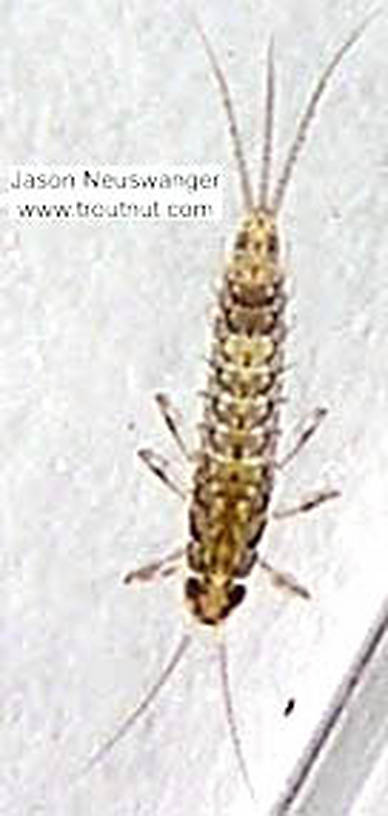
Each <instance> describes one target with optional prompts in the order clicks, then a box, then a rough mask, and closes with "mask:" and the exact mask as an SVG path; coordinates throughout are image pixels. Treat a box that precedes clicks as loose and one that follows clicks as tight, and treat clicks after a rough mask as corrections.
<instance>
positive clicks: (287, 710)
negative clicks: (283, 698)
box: [283, 697, 295, 717]
mask: <svg viewBox="0 0 388 816" xmlns="http://www.w3.org/2000/svg"><path fill="white" fill-rule="evenodd" d="M294 708H295V700H294V698H293V697H291V698H290V699H289V700H288V702H287V705H286V707H285V709H284V711H283V714H284V716H285V717H288V716H289V715H290V714H291V712H292V711H293V710H294Z"/></svg>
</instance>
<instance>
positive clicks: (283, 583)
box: [257, 556, 311, 601]
mask: <svg viewBox="0 0 388 816" xmlns="http://www.w3.org/2000/svg"><path fill="white" fill-rule="evenodd" d="M257 563H258V564H260V566H261V568H262V569H263V570H264V571H265V572H267V573H268V575H269V576H270V579H271V581H272V583H273V584H274V586H276V587H279V588H280V589H288V591H289V592H293V593H294V594H295V595H299V597H300V598H304V599H305V600H306V601H308V600H309V599H310V598H311V595H310V593H309V591H308V589H306V588H305V587H303V586H302V585H301V584H298V582H297V581H296V580H295V578H293V576H292V575H289V574H288V573H285V572H278V570H277V569H275V568H274V567H272V566H271V564H269V563H268V561H265V559H264V558H261V556H258V557H257Z"/></svg>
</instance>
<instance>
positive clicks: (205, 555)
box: [88, 15, 374, 798]
mask: <svg viewBox="0 0 388 816" xmlns="http://www.w3.org/2000/svg"><path fill="white" fill-rule="evenodd" d="M373 16H374V15H373ZM370 19H371V17H369V18H368V19H367V20H365V21H364V22H363V23H362V24H361V25H360V26H359V27H358V28H357V29H355V30H354V31H353V33H352V34H351V35H350V36H349V38H348V39H347V40H346V41H345V42H344V43H343V44H342V45H341V47H340V48H338V50H337V51H336V52H335V53H334V55H333V57H332V58H331V60H330V62H329V63H328V64H327V66H326V68H325V69H324V70H323V72H322V73H321V74H320V76H319V78H318V81H317V82H316V84H315V86H314V88H313V91H312V93H311V96H310V97H309V100H308V103H307V106H306V108H305V110H304V112H303V115H302V117H301V119H300V122H299V124H298V126H297V129H296V135H295V137H294V140H293V141H292V143H291V146H290V148H289V150H288V153H287V155H286V160H285V163H284V167H283V170H282V172H281V173H280V175H279V177H278V179H277V182H276V184H275V185H274V187H273V191H272V193H271V191H270V171H271V159H272V145H273V111H274V91H275V76H274V58H273V42H272V40H271V42H270V45H269V49H268V55H267V81H266V101H265V127H264V138H263V148H262V161H261V174H260V183H259V190H258V193H257V195H255V193H254V190H253V187H252V183H251V179H250V176H249V174H248V170H247V164H246V161H245V157H244V153H243V148H242V140H241V137H240V132H239V128H238V125H237V120H236V115H235V111H234V106H233V104H232V99H231V94H230V91H229V88H228V85H227V82H226V79H225V76H224V74H223V72H222V70H221V68H220V66H219V63H218V61H217V58H216V56H215V54H214V51H213V49H212V47H211V45H210V43H209V41H208V39H207V36H206V35H205V34H204V32H203V30H202V29H201V27H200V26H199V25H198V23H195V25H196V28H197V30H198V32H199V35H200V38H201V40H202V43H203V45H204V48H205V51H206V53H207V56H208V59H209V62H210V66H211V70H212V74H213V76H214V77H215V80H216V83H217V85H218V89H219V92H220V96H221V101H222V104H223V107H224V109H225V112H226V117H227V123H228V129H229V133H230V137H231V142H232V146H233V151H234V156H235V159H236V164H237V169H238V174H239V180H240V185H241V191H242V198H243V204H244V208H245V215H244V216H243V218H242V221H241V224H240V226H239V227H238V229H237V234H236V238H235V241H234V246H233V250H232V253H231V256H230V257H229V259H227V261H226V263H225V267H224V272H223V276H222V280H221V284H220V288H219V293H218V298H217V302H216V306H215V314H214V324H213V336H212V337H213V339H212V346H211V351H210V358H209V369H208V377H207V385H206V389H205V392H204V410H203V417H202V421H201V424H200V428H199V431H200V440H199V445H198V448H197V451H196V453H195V454H193V455H191V454H189V453H188V452H187V448H186V445H185V443H184V441H183V439H182V436H181V434H180V431H179V428H178V425H177V422H176V420H175V418H174V414H173V411H172V408H171V406H170V403H169V400H168V398H167V397H165V396H164V395H162V394H159V395H157V402H158V405H159V408H160V410H161V412H162V414H163V416H164V419H165V421H166V424H167V426H168V428H169V429H170V431H171V432H172V434H173V436H174V438H175V440H176V442H177V443H178V445H179V447H180V449H181V451H182V452H183V453H184V455H185V456H186V457H187V458H188V459H189V461H190V462H191V463H193V476H192V486H191V490H190V491H189V495H188V500H189V509H188V521H189V525H188V526H189V535H190V541H189V543H188V545H187V547H181V548H179V549H178V550H174V551H173V552H172V553H168V554H167V556H165V557H164V558H162V559H160V560H157V561H155V562H152V563H150V564H147V565H146V566H144V567H142V568H140V569H137V570H136V571H132V572H130V573H129V574H128V575H127V576H126V577H125V579H124V580H125V582H126V583H127V584H129V583H131V582H132V581H133V580H143V581H146V580H151V579H153V578H155V577H160V576H165V575H171V574H172V573H173V572H175V570H176V568H177V566H178V565H179V564H181V562H182V559H183V560H185V562H186V566H187V570H188V575H187V577H186V579H185V584H184V595H185V600H186V603H187V606H188V608H189V609H190V611H191V613H192V615H193V617H194V618H195V619H196V620H197V621H198V622H199V623H200V624H202V625H205V626H208V627H217V626H219V624H220V623H221V621H224V620H225V619H226V618H227V617H228V616H229V614H230V613H231V611H232V610H233V609H235V608H236V607H237V606H238V605H239V604H240V603H241V602H242V600H243V598H244V595H245V592H246V586H245V581H246V578H247V576H248V575H249V573H250V572H251V570H252V568H253V567H254V565H255V564H259V565H260V567H261V568H262V569H264V570H266V571H267V572H268V573H269V575H270V577H271V579H272V580H273V581H274V582H275V583H277V584H278V585H281V586H283V587H285V588H287V589H289V590H291V591H293V592H295V593H296V594H298V595H300V596H302V597H304V598H306V597H309V593H308V592H307V590H305V589H304V588H303V587H301V586H300V585H299V584H298V583H296V581H295V580H294V579H292V578H291V577H290V576H288V575H285V574H283V573H281V572H278V571H277V570H276V569H274V568H273V567H272V566H271V565H270V564H269V563H268V562H267V561H265V560H264V559H262V558H261V557H260V556H259V555H258V546H259V544H260V541H261V539H262V537H263V533H264V530H265V528H266V525H267V522H268V519H269V504H270V500H271V495H272V491H273V484H274V477H275V471H276V468H277V467H278V466H279V463H278V461H277V458H276V455H277V442H278V437H279V417H280V410H281V404H282V384H283V376H284V341H285V336H286V330H285V320H284V310H285V306H286V292H285V269H284V267H283V265H282V263H281V261H280V249H279V246H280V241H279V232H278V223H277V222H278V215H279V212H280V209H281V206H282V204H283V201H284V196H285V193H286V190H287V189H288V186H289V182H290V179H291V176H292V173H293V170H294V168H295V165H296V162H297V160H298V158H299V155H300V152H301V149H302V147H303V144H304V142H305V139H306V135H307V132H308V130H309V126H310V125H311V122H312V120H313V118H314V115H315V113H316V108H317V105H318V102H319V100H320V99H321V97H322V94H323V92H324V90H325V88H326V86H327V83H328V81H329V79H330V77H331V76H332V74H333V72H334V70H335V69H336V67H337V66H338V65H339V64H340V62H341V61H342V59H343V57H344V56H345V54H346V53H347V52H348V51H349V49H350V48H351V46H352V45H354V44H355V43H356V42H357V41H358V40H359V38H360V37H361V35H362V34H363V32H364V30H365V28H366V26H367V24H368V23H369V21H370ZM324 413H325V411H324V409H317V411H316V413H315V415H314V417H313V420H312V422H311V423H310V426H309V427H308V428H307V429H306V430H305V431H304V433H303V434H302V435H301V437H300V440H299V442H298V444H297V445H296V446H295V448H294V449H293V451H291V453H290V454H289V455H288V456H287V457H285V459H284V460H283V461H284V462H285V461H288V459H289V458H291V456H292V455H294V453H295V452H296V451H297V450H299V449H300V447H301V445H302V444H304V443H305V442H306V441H307V439H308V438H309V437H310V436H311V434H312V433H313V431H314V430H315V428H316V427H317V425H318V424H319V422H320V420H321V418H322V417H323V415H324ZM139 453H140V456H141V458H142V459H143V460H144V461H145V462H146V464H147V465H148V466H149V468H150V469H151V470H152V471H153V472H154V473H155V474H156V475H157V476H158V477H159V478H160V479H162V480H163V481H164V482H165V483H166V484H167V485H168V486H169V487H170V488H171V489H172V490H173V491H174V492H175V493H177V494H178V495H179V496H181V497H183V498H184V499H186V493H185V491H183V490H182V489H181V487H180V486H178V485H177V484H176V483H175V482H174V480H172V479H171V478H170V476H169V475H168V473H167V463H166V462H165V460H163V459H162V457H160V456H158V455H157V454H155V453H154V452H153V451H151V450H149V449H146V450H142V451H140V452H139ZM336 495H338V492H337V491H335V490H321V491H319V492H316V493H315V494H313V495H312V496H310V497H309V498H307V499H305V500H304V501H302V502H301V503H300V504H299V505H298V506H297V507H296V508H292V509H290V510H286V511H284V512H283V513H276V512H273V511H271V516H272V517H274V516H275V517H276V516H277V517H284V516H288V515H291V514H294V513H296V512H298V511H306V510H309V509H310V508H311V507H314V506H316V505H318V504H319V503H321V502H323V501H325V500H326V499H329V498H332V497H334V496H336ZM190 641H191V635H190V634H188V633H187V632H186V633H185V634H184V635H183V637H181V639H180V641H179V643H178V646H177V648H176V649H175V651H174V653H173V654H172V656H171V658H170V660H169V662H168V663H167V664H166V666H165V667H164V669H163V671H162V673H161V675H160V676H159V678H158V679H157V682H156V683H155V684H154V686H153V687H152V688H151V689H150V691H149V692H148V694H147V695H146V696H145V697H144V699H143V700H142V701H141V702H140V704H139V705H138V706H137V708H135V710H134V711H132V712H131V713H130V714H129V715H128V716H127V718H126V719H124V721H123V722H122V723H121V725H120V726H119V728H118V730H117V731H116V732H115V733H114V735H113V736H112V737H111V738H110V739H108V740H107V741H106V742H105V743H104V744H103V745H102V746H101V747H100V748H99V749H98V750H97V752H96V753H95V754H94V755H93V756H92V757H91V759H90V761H89V763H88V766H89V767H90V766H92V765H94V764H95V763H96V762H97V761H99V760H100V759H101V758H102V757H103V756H104V755H105V754H106V752H107V751H109V750H110V749H111V748H112V747H113V745H114V744H115V743H116V742H117V741H118V740H119V739H120V738H121V737H123V735H124V734H125V733H126V732H127V731H128V730H129V728H130V727H131V726H132V725H133V724H134V722H135V721H136V720H137V719H138V718H139V717H140V716H141V715H142V714H143V713H144V712H145V710H146V709H147V708H148V706H149V705H150V703H151V702H152V701H153V700H154V699H155V697H156V695H157V694H158V693H159V691H160V690H161V688H162V687H163V686H164V684H165V683H166V681H167V679H168V678H169V677H170V676H171V674H172V672H173V670H174V669H175V667H176V666H177V664H178V662H179V661H180V660H181V658H182V655H183V654H184V652H185V651H186V649H187V647H188V645H189V643H190ZM218 643H219V656H220V669H221V680H222V688H223V699H224V702H225V708H226V715H227V721H228V725H229V730H230V734H231V738H232V742H233V745H234V748H235V752H236V756H237V760H238V764H239V767H240V770H241V772H242V775H243V777H244V779H245V782H246V785H247V787H248V789H249V791H250V793H251V795H252V797H253V798H255V794H254V786H253V785H252V783H251V781H250V777H249V774H248V771H247V767H246V763H245V759H244V756H243V753H242V749H241V741H240V738H239V734H238V731H237V727H236V719H235V715H234V711H233V707H232V698H231V692H230V683H229V676H228V668H227V653H226V645H225V639H220V640H219V642H218Z"/></svg>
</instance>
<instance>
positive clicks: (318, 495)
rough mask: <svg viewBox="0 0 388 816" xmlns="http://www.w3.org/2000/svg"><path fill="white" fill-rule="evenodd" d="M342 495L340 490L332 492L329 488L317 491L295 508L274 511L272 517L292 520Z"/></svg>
mask: <svg viewBox="0 0 388 816" xmlns="http://www.w3.org/2000/svg"><path fill="white" fill-rule="evenodd" d="M340 495H341V494H340V491H339V490H334V489H332V490H330V489H329V488H328V489H327V490H317V491H316V492H315V493H310V495H309V496H306V497H305V498H304V499H302V500H301V501H300V502H299V503H298V504H296V505H295V506H294V507H288V508H286V509H285V510H274V512H273V513H272V517H273V518H275V519H284V518H290V516H296V515H297V514H298V513H307V512H308V511H309V510H312V509H313V508H314V507H318V505H319V504H322V503H323V502H325V501H328V500H329V499H337V498H338V496H340Z"/></svg>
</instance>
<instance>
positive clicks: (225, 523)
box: [188, 211, 285, 586]
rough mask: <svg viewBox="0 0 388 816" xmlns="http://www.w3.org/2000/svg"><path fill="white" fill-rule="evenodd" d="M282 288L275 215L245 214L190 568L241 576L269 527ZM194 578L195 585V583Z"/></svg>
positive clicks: (220, 320)
mask: <svg viewBox="0 0 388 816" xmlns="http://www.w3.org/2000/svg"><path fill="white" fill-rule="evenodd" d="M284 304H285V297H284V289H283V275H282V272H281V270H279V267H278V264H277V239H276V233H275V226H274V222H273V219H272V218H271V217H270V215H269V214H268V213H263V212H262V211H257V212H256V213H254V214H251V216H249V217H248V218H247V219H245V222H244V223H243V225H242V227H241V230H240V231H239V233H238V236H237V240H236V244H235V250H234V254H233V256H232V259H231V261H230V263H229V265H228V266H227V269H226V274H225V277H224V280H223V282H222V288H221V291H220V293H219V298H218V303H217V307H216V316H215V324H214V335H213V345H212V350H211V358H210V372H209V376H208V384H207V390H206V396H205V400H206V403H205V411H204V417H203V422H202V424H201V426H200V433H201V445H200V449H199V453H198V457H197V464H196V470H195V473H194V484H193V499H192V504H191V508H190V528H191V536H192V540H191V543H190V545H189V550H188V559H189V567H190V568H191V569H192V570H193V571H194V572H196V573H197V574H198V573H199V574H201V576H202V578H201V580H202V581H204V580H205V581H207V582H210V583H213V584H214V582H216V583H217V582H218V584H219V585H221V584H223V585H225V584H227V583H228V582H230V581H233V579H235V578H236V577H237V576H240V577H243V576H244V575H246V574H247V573H248V572H249V571H250V569H251V567H252V566H253V562H254V558H255V553H254V549H255V546H256V545H257V543H258V541H259V540H260V537H261V535H262V533H263V530H264V528H265V524H266V520H267V508H268V502H269V499H270V496H271V491H272V485H273V477H274V467H275V465H274V460H275V449H276V441H277V436H278V418H279V403H280V391H281V379H282V377H281V375H282V368H283V339H284V333H285V331H284V321H283V311H284ZM193 586H194V585H193Z"/></svg>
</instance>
